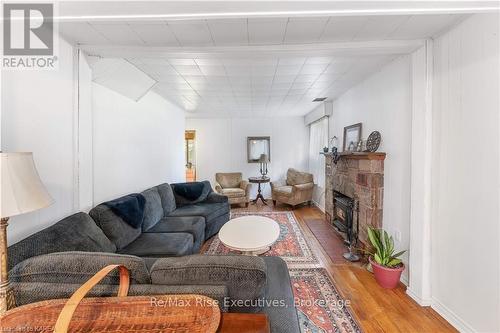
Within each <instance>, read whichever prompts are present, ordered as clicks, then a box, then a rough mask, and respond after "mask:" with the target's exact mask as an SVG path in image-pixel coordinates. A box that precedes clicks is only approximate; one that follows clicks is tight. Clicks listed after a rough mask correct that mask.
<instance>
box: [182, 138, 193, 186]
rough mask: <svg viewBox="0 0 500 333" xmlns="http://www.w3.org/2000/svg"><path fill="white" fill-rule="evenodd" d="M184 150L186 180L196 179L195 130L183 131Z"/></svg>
mask: <svg viewBox="0 0 500 333" xmlns="http://www.w3.org/2000/svg"><path fill="white" fill-rule="evenodd" d="M184 151H185V154H186V181H187V182H195V181H196V131H193V130H186V131H185V133H184Z"/></svg>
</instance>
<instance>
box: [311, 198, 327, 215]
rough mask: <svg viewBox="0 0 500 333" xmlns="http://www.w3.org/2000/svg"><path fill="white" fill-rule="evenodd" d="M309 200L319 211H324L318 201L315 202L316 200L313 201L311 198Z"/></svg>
mask: <svg viewBox="0 0 500 333" xmlns="http://www.w3.org/2000/svg"><path fill="white" fill-rule="evenodd" d="M311 202H312V204H313V205H314V206H316V207H317V208H318V209H319V210H320V211H322V212H323V213H324V212H325V207H322V206H320V204H319V203H317V202H316V201H314V200H311Z"/></svg>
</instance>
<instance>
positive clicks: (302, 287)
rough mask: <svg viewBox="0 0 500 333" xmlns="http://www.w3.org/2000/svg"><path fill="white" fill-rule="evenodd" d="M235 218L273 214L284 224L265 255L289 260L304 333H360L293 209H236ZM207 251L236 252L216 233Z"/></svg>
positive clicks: (275, 218)
mask: <svg viewBox="0 0 500 333" xmlns="http://www.w3.org/2000/svg"><path fill="white" fill-rule="evenodd" d="M231 215H232V216H231V217H232V218H235V217H239V216H245V215H261V216H265V217H269V218H271V219H273V220H275V221H276V222H278V224H279V225H280V237H279V239H278V241H277V242H276V243H275V244H274V245H273V246H272V248H271V250H270V251H268V252H267V253H265V254H263V255H264V256H279V257H281V258H283V260H285V262H286V263H287V265H288V270H289V272H290V278H291V280H292V288H293V293H294V296H295V303H296V306H297V313H298V316H299V322H300V328H301V332H302V333H333V332H335V333H351V332H353V333H358V332H361V329H360V328H359V326H358V324H357V323H356V321H355V320H354V318H353V316H352V314H351V313H350V311H349V302H348V301H346V300H344V299H343V298H342V296H341V295H340V293H339V292H338V290H337V289H336V288H335V285H334V284H333V282H332V280H331V279H330V277H329V276H328V273H327V272H326V270H325V269H324V268H321V264H320V263H319V261H318V260H317V258H316V256H315V255H314V253H313V252H312V250H311V247H310V246H309V244H308V242H307V240H306V239H305V237H304V235H303V233H302V230H301V229H300V226H299V224H298V222H297V220H296V219H295V216H294V215H293V213H292V212H265V213H248V212H232V214H231ZM205 253H206V254H228V253H236V252H235V251H232V250H229V249H228V248H226V247H225V246H224V245H223V244H222V243H221V242H220V240H219V239H218V238H217V236H215V237H214V238H213V239H212V240H211V241H210V244H209V246H208V248H207V250H206V252H205Z"/></svg>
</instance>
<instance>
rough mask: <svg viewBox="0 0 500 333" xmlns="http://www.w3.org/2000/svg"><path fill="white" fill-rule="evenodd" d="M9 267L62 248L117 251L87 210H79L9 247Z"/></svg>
mask: <svg viewBox="0 0 500 333" xmlns="http://www.w3.org/2000/svg"><path fill="white" fill-rule="evenodd" d="M8 251H9V256H8V257H9V267H10V268H12V267H14V266H15V265H17V264H18V263H20V262H21V261H23V260H25V259H28V258H31V257H34V256H39V255H42V254H47V253H53V252H62V251H88V252H116V246H115V245H114V244H113V243H112V242H111V241H110V240H109V239H108V238H107V237H106V235H105V234H104V233H103V231H102V230H101V229H99V227H98V226H97V225H96V223H95V222H94V220H92V218H91V217H90V216H89V215H88V214H86V213H76V214H73V215H71V216H68V217H66V218H64V219H62V220H61V221H59V222H57V223H56V224H54V225H52V226H50V227H48V228H46V229H43V230H41V231H39V232H37V233H35V234H33V235H31V236H29V237H27V238H25V239H23V240H21V241H19V242H18V243H16V244H14V245H11V246H10V247H9V250H8Z"/></svg>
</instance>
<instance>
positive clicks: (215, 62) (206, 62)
mask: <svg viewBox="0 0 500 333" xmlns="http://www.w3.org/2000/svg"><path fill="white" fill-rule="evenodd" d="M194 61H195V62H196V64H197V65H198V66H222V65H223V62H222V60H221V59H218V58H207V59H204V58H198V59H194Z"/></svg>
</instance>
